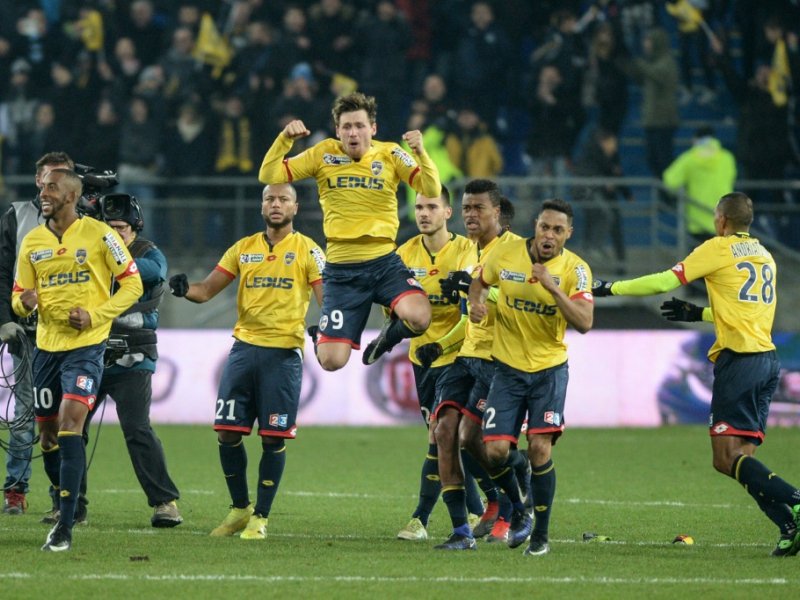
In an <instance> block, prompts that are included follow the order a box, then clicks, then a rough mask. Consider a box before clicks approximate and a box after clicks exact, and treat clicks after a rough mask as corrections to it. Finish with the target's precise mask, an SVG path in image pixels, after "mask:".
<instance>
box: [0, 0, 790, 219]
mask: <svg viewBox="0 0 800 600" xmlns="http://www.w3.org/2000/svg"><path fill="white" fill-rule="evenodd" d="M798 23H800V9H798V7H797V5H796V3H795V2H791V1H789V0H769V1H758V2H756V1H755V0H728V1H725V0H680V1H673V2H668V3H664V2H661V1H659V0H599V1H595V2H586V1H581V0H563V1H559V2H556V1H553V0H540V1H537V2H527V1H524V0H511V1H507V2H491V1H483V0H480V1H477V2H476V1H474V0H438V1H436V2H433V1H429V0H415V1H410V0H318V1H311V0H293V1H271V2H265V1H263V0H226V1H225V2H215V1H212V0H122V1H115V2H112V1H110V0H93V1H78V0H61V1H59V0H51V1H46V2H45V1H36V0H19V1H15V2H9V1H6V2H1V3H0V140H1V142H2V160H1V161H0V165H2V173H3V174H5V175H15V174H27V173H29V172H30V170H31V168H32V165H33V164H34V163H35V161H36V159H37V158H38V157H40V156H41V155H42V154H44V153H45V152H47V151H50V150H53V149H58V150H63V151H66V152H68V153H69V154H70V155H71V156H75V157H77V160H78V161H79V162H81V163H83V164H89V165H92V166H95V167H96V168H98V169H100V170H102V169H112V170H115V171H118V172H119V175H120V178H121V181H122V183H123V184H124V185H125V186H126V190H125V191H130V192H131V193H134V194H136V195H137V196H138V197H139V200H140V201H141V202H142V204H143V208H144V209H145V212H149V210H150V207H149V206H148V205H149V204H150V203H151V202H152V201H153V199H154V198H155V197H156V196H157V195H158V190H154V189H153V187H152V186H148V185H145V184H143V182H147V177H146V176H148V175H160V176H168V177H192V176H214V175H221V176H231V175H255V174H256V170H257V168H258V161H259V159H260V157H261V156H262V154H263V152H264V149H265V147H266V140H271V139H273V138H274V136H275V135H276V134H277V133H278V132H279V131H281V130H282V129H283V127H284V126H285V125H286V123H288V122H289V121H291V120H292V119H296V118H302V119H303V120H304V121H305V122H306V123H307V125H308V127H309V129H310V130H311V131H312V132H313V135H312V136H311V137H309V138H308V139H307V140H305V141H304V143H301V144H297V145H296V146H295V148H294V151H295V152H299V151H301V150H303V149H305V148H306V147H309V146H310V145H313V144H314V143H316V142H317V141H319V140H320V139H323V138H325V137H328V136H330V135H331V134H332V123H331V118H330V114H329V110H328V107H329V106H330V105H331V101H332V99H333V97H335V96H338V95H340V94H341V93H343V92H347V91H352V89H354V88H357V89H358V90H359V91H362V92H364V93H366V94H368V95H372V96H374V97H376V99H377V101H378V106H379V109H380V115H381V131H380V132H379V134H378V135H379V137H380V139H385V140H398V139H399V136H400V134H401V133H402V132H403V131H406V130H408V129H411V128H412V127H409V124H413V125H414V127H413V128H419V129H421V130H423V131H425V132H426V136H427V137H428V138H429V139H426V146H427V147H428V149H429V152H430V153H431V156H432V157H434V158H435V160H436V162H437V164H438V166H439V168H440V171H441V172H442V180H443V181H444V182H445V183H446V182H448V181H450V180H452V179H453V178H455V177H458V176H460V175H463V176H467V177H487V176H489V177H490V176H497V175H501V174H509V175H525V174H532V175H542V174H552V175H566V174H568V173H570V172H573V167H574V165H575V164H577V163H580V162H581V161H582V157H583V156H584V155H585V154H587V153H591V152H592V151H593V147H592V139H593V136H592V135H590V132H591V131H592V130H594V129H596V128H598V127H599V128H601V129H603V130H606V131H609V132H611V133H613V134H614V135H615V136H617V137H619V136H620V134H621V133H622V131H623V128H624V127H625V126H626V124H630V123H631V122H632V121H633V119H634V117H632V115H631V112H632V111H631V110H629V109H630V107H631V102H632V101H633V100H634V98H635V96H634V94H632V93H631V91H632V90H633V89H635V88H634V87H633V86H634V85H641V86H642V102H643V104H642V107H641V125H642V127H643V137H644V142H645V146H646V149H647V167H648V170H649V172H650V174H651V175H653V176H657V177H660V175H661V173H662V171H663V170H664V169H665V168H666V167H667V166H668V165H669V163H670V161H671V160H672V159H673V158H674V154H675V153H674V151H673V140H674V138H675V136H676V130H677V129H678V127H679V126H680V125H681V121H682V118H683V115H684V114H686V111H688V110H690V109H691V107H692V106H697V105H701V106H702V105H709V104H713V103H715V101H716V100H720V99H725V100H726V102H725V104H726V105H727V106H728V108H727V110H726V109H725V108H723V109H722V110H723V114H726V113H727V114H728V115H729V116H732V117H735V116H736V115H741V116H742V118H741V120H740V121H739V127H738V139H737V143H736V148H735V149H734V152H735V154H736V158H737V160H738V162H739V163H740V165H741V166H742V167H743V168H742V171H741V175H742V176H744V177H746V178H749V179H780V178H782V177H783V176H784V175H785V174H786V170H787V168H788V167H789V165H790V164H791V163H792V161H793V157H794V150H793V147H792V145H791V144H790V140H791V139H792V136H791V133H792V123H794V121H795V120H796V119H794V117H795V116H796V113H797V109H796V106H795V104H796V103H795V102H794V100H795V93H794V89H796V86H792V85H791V84H792V79H793V76H794V81H795V82H796V80H797V77H798V75H797V69H796V66H797V63H798V46H797V34H798ZM653 28H655V31H656V32H657V33H652V32H653V31H654V29H653ZM668 32H669V34H668ZM651 33H652V35H651ZM645 40H648V41H645ZM731 46H732V47H733V48H734V50H735V60H733V61H731V60H729V58H730V54H731V53H730V52H729V47H731ZM673 55H677V56H678V58H677V59H674V58H673ZM696 67H699V68H701V71H702V77H697V76H696V74H695V71H696V70H697V69H696ZM725 82H727V83H728V84H729V87H730V89H731V90H732V92H733V102H731V101H730V100H728V98H729V96H727V95H726V94H727V93H728V92H726V90H725V85H724V83H725ZM636 119H637V123H638V117H636ZM584 162H585V161H584ZM623 163H624V161H623ZM622 166H623V167H624V166H625V165H624V164H623V165H622ZM193 193H196V190H195V191H194V192H193ZM186 194H187V191H186V190H181V189H171V190H169V195H170V196H171V197H176V196H177V197H181V196H182V195H184V196H185V195H186Z"/></svg>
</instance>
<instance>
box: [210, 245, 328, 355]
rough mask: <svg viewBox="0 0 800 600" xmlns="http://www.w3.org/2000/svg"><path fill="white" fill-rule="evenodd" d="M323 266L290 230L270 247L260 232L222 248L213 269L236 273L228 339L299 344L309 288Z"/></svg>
mask: <svg viewBox="0 0 800 600" xmlns="http://www.w3.org/2000/svg"><path fill="white" fill-rule="evenodd" d="M324 268H325V254H324V253H323V252H322V249H321V248H320V247H319V246H318V245H317V244H316V243H315V242H314V240H312V239H311V238H309V237H307V236H305V235H303V234H301V233H298V232H296V231H295V232H292V233H291V234H289V235H288V236H286V237H285V238H284V239H282V240H281V241H280V242H278V243H277V244H275V245H274V246H271V245H270V244H269V243H268V242H267V240H266V238H265V236H264V233H263V232H261V233H256V234H254V235H251V236H248V237H246V238H242V239H241V240H239V241H238V242H236V243H235V244H234V245H233V246H231V247H230V248H228V250H227V251H226V252H225V254H224V255H223V257H222V259H220V261H219V263H217V266H216V269H217V270H218V271H220V272H221V273H224V274H225V275H227V276H228V277H230V278H231V279H234V278H236V276H237V275H238V276H239V291H238V294H237V301H236V304H237V306H238V311H239V313H238V314H239V318H238V319H237V321H236V325H235V327H234V329H233V337H235V338H236V339H237V340H241V341H243V342H247V343H248V344H253V345H255V346H263V347H270V348H303V333H304V331H305V317H306V311H307V310H308V303H309V301H310V299H311V286H312V285H313V284H315V283H317V282H320V281H321V280H322V270H323V269H324Z"/></svg>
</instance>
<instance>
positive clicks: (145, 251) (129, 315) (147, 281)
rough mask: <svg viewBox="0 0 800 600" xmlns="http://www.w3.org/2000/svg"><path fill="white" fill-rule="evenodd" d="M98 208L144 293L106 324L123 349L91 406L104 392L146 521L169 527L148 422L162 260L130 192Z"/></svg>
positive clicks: (171, 494)
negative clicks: (147, 509)
mask: <svg viewBox="0 0 800 600" xmlns="http://www.w3.org/2000/svg"><path fill="white" fill-rule="evenodd" d="M99 209H100V215H99V217H100V218H102V220H103V221H105V222H106V223H107V224H108V225H109V227H111V228H113V229H115V230H116V231H117V232H118V233H119V235H120V237H121V238H122V240H123V241H124V242H125V245H126V246H127V247H128V250H129V251H130V253H131V256H132V257H133V259H134V260H135V261H136V266H137V267H138V269H139V274H140V275H141V277H142V284H143V285H144V294H143V295H142V297H141V298H139V301H138V302H137V303H136V304H134V305H133V306H132V307H131V308H129V309H128V310H127V311H126V312H124V313H123V314H122V315H121V316H119V317H117V318H116V319H114V322H113V324H112V326H111V335H110V337H109V347H110V348H112V347H115V346H117V347H118V346H122V347H123V348H124V346H125V344H127V348H124V350H123V351H121V352H119V353H118V354H117V355H115V356H113V357H110V356H109V354H108V352H107V354H106V358H107V360H106V368H105V370H104V372H103V379H102V382H101V384H100V390H99V392H98V394H97V406H99V405H100V404H101V403H102V402H103V400H104V399H105V398H106V397H107V396H111V397H112V398H113V399H114V402H115V403H116V405H117V416H118V417H119V422H120V425H121V427H122V432H123V434H124V435H125V443H126V445H127V447H128V454H129V455H130V457H131V463H132V464H133V470H134V471H135V473H136V477H137V479H138V480H139V483H140V484H141V486H142V489H143V490H144V493H145V494H146V495H147V501H148V504H149V505H150V506H152V507H153V509H154V511H153V516H152V518H151V520H150V521H151V524H152V525H153V527H174V526H176V525H179V524H180V523H181V522H182V521H183V518H182V517H181V515H180V513H179V512H178V506H177V504H176V500H177V499H178V497H179V495H180V494H179V493H178V489H177V488H176V487H175V484H174V483H173V481H172V479H171V478H170V476H169V473H168V472H167V463H166V459H165V457H164V450H163V448H162V446H161V441H160V440H159V439H158V437H157V436H156V434H155V432H154V431H153V428H152V427H151V426H150V402H151V399H152V376H153V372H154V371H155V368H156V360H157V359H158V351H157V347H156V344H157V338H156V328H157V327H158V305H159V303H160V302H161V299H162V297H163V294H164V281H165V279H166V275H167V259H166V258H165V257H164V254H163V253H162V252H161V250H159V249H158V247H157V246H156V245H155V244H154V243H153V242H151V241H149V240H146V239H144V238H142V237H140V236H139V232H140V231H141V230H142V228H143V227H144V222H143V220H142V212H141V208H140V207H139V203H138V202H137V201H136V198H135V197H133V196H130V195H128V194H107V195H105V196H103V197H101V198H100V200H99ZM109 361H111V364H109ZM96 411H97V409H96V408H95V411H94V412H96Z"/></svg>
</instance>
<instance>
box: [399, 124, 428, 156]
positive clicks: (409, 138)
mask: <svg viewBox="0 0 800 600" xmlns="http://www.w3.org/2000/svg"><path fill="white" fill-rule="evenodd" d="M403 141H404V142H405V143H406V144H408V147H409V148H411V150H413V151H414V154H422V153H423V152H425V148H424V147H423V145H422V133H421V132H420V131H419V130H418V129H415V130H414V131H406V132H405V133H404V134H403Z"/></svg>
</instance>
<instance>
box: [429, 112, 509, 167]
mask: <svg viewBox="0 0 800 600" xmlns="http://www.w3.org/2000/svg"><path fill="white" fill-rule="evenodd" d="M445 144H446V146H447V154H448V155H449V157H450V161H451V162H452V163H453V165H455V167H456V168H458V169H459V170H460V171H461V173H463V174H464V175H465V176H466V177H469V178H470V179H493V178H494V177H497V176H498V175H500V173H502V172H503V156H502V155H501V154H500V148H499V146H498V144H497V142H496V141H495V139H494V138H493V137H492V135H491V134H490V133H489V128H488V127H487V126H486V123H484V122H483V121H481V118H480V117H479V116H478V113H477V112H476V111H475V109H474V108H473V107H472V106H469V105H465V106H462V107H461V109H459V111H458V117H457V119H456V127H455V128H454V130H453V131H452V132H451V133H450V134H448V136H447V139H446V141H445ZM425 147H426V148H428V152H429V153H430V148H429V147H428V146H427V145H426V146H425ZM440 174H441V172H440ZM443 181H444V180H443Z"/></svg>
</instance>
